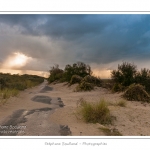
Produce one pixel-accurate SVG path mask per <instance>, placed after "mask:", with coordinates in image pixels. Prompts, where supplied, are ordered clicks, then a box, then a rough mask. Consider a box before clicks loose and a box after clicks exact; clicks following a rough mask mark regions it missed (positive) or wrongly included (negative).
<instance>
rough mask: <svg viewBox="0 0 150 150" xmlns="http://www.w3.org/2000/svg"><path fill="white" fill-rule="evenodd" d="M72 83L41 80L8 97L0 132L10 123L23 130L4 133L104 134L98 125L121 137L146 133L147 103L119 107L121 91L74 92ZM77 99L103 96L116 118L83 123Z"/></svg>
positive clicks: (1, 109)
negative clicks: (104, 122)
mask: <svg viewBox="0 0 150 150" xmlns="http://www.w3.org/2000/svg"><path fill="white" fill-rule="evenodd" d="M76 86H77V85H72V86H68V85H67V84H66V83H58V84H50V85H47V82H46V81H45V82H44V83H42V84H41V85H39V86H37V87H34V88H32V89H27V90H25V91H23V92H21V93H20V94H19V96H17V97H15V98H11V99H9V100H8V102H7V103H6V104H5V105H3V106H0V127H1V129H0V131H2V130H4V129H2V127H4V126H5V127H7V126H9V127H10V125H13V126H14V127H18V128H19V129H16V130H17V131H21V130H23V132H18V133H17V134H16V133H13V134H12V133H11V134H8V135H33V136H34V135H50V136H51V135H55V136H56V135H57V136H58V135H69V136H70V135H72V136H80V135H81V136H104V135H106V133H104V132H103V131H102V130H101V128H107V129H110V131H114V129H115V131H118V132H120V133H121V134H122V135H124V136H140V135H148V136H149V135H150V130H149V129H150V117H149V116H150V104H148V103H141V102H131V101H126V103H127V106H126V107H120V106H117V105H116V103H117V102H119V101H120V100H122V99H123V98H121V93H115V94H114V93H111V92H110V91H109V90H107V89H104V88H101V87H97V88H95V90H94V91H91V92H74V89H75V87H76ZM81 98H83V99H84V100H86V101H88V102H98V101H99V100H101V99H105V100H106V101H107V102H108V104H109V109H110V113H111V114H112V115H113V116H114V117H115V118H116V119H115V120H114V121H113V124H112V125H105V126H104V125H101V124H98V123H96V124H93V123H86V122H84V121H83V120H82V119H81V118H80V116H78V115H77V113H76V112H77V109H78V108H77V106H78V102H79V100H80V99H81ZM5 129H6V128H5ZM13 131H14V129H13ZM0 135H7V134H0Z"/></svg>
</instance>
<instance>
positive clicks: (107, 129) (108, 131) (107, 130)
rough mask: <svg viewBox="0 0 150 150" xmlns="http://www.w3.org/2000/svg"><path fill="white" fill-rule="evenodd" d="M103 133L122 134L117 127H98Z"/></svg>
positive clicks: (109, 134) (110, 134)
mask: <svg viewBox="0 0 150 150" xmlns="http://www.w3.org/2000/svg"><path fill="white" fill-rule="evenodd" d="M100 129H101V130H102V131H103V132H104V134H105V135H107V136H122V134H121V133H120V132H119V131H118V130H117V129H115V128H114V129H109V128H104V127H102V128H100Z"/></svg>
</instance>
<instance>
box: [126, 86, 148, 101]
mask: <svg viewBox="0 0 150 150" xmlns="http://www.w3.org/2000/svg"><path fill="white" fill-rule="evenodd" d="M123 97H124V98H126V99H127V100H129V101H143V102H150V96H149V94H148V93H147V92H146V91H145V88H144V87H143V86H142V85H140V84H132V85H130V86H129V87H128V88H127V90H126V91H125V92H124V94H123Z"/></svg>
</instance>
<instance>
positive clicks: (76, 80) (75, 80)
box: [70, 75, 82, 84]
mask: <svg viewBox="0 0 150 150" xmlns="http://www.w3.org/2000/svg"><path fill="white" fill-rule="evenodd" d="M81 80H82V77H80V76H78V75H73V76H72V77H71V80H70V84H75V83H80V82H81Z"/></svg>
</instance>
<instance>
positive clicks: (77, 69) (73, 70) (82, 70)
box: [64, 62, 92, 82]
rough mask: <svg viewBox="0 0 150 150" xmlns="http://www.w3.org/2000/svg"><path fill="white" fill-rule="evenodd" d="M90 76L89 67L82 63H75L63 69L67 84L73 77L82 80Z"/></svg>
mask: <svg viewBox="0 0 150 150" xmlns="http://www.w3.org/2000/svg"><path fill="white" fill-rule="evenodd" d="M91 74H92V71H91V67H90V66H89V65H86V64H85V63H83V62H77V63H74V64H73V65H69V64H68V65H66V67H65V69H64V78H65V80H66V81H67V82H70V80H71V78H72V76H73V75H78V76H80V77H82V78H83V77H85V76H87V75H91Z"/></svg>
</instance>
